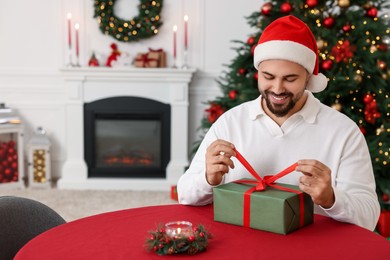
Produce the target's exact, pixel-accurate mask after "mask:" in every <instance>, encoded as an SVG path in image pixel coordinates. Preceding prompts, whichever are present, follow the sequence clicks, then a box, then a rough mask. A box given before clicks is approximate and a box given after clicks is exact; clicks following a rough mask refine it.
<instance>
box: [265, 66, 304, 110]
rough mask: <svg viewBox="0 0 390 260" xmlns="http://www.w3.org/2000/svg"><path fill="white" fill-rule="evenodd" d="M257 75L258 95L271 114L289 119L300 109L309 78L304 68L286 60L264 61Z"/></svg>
mask: <svg viewBox="0 0 390 260" xmlns="http://www.w3.org/2000/svg"><path fill="white" fill-rule="evenodd" d="M258 73H259V75H258V76H259V77H258V78H259V80H258V83H259V90H260V93H261V95H262V97H263V98H264V100H265V104H266V106H267V108H268V110H269V111H270V112H271V113H272V114H274V115H275V116H277V117H289V116H291V115H292V114H294V113H295V112H297V111H299V110H300V109H301V108H302V106H303V105H304V103H305V101H306V98H303V97H304V91H305V87H306V84H307V81H308V76H309V74H308V72H307V71H306V69H305V68H304V67H302V66H301V65H299V64H297V63H294V62H291V61H286V60H266V61H263V62H261V63H260V65H259V68H258Z"/></svg>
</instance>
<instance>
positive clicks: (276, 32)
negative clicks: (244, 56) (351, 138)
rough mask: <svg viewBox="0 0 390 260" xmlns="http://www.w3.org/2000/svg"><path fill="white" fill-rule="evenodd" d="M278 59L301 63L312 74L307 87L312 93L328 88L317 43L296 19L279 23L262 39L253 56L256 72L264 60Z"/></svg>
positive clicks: (288, 17)
mask: <svg viewBox="0 0 390 260" xmlns="http://www.w3.org/2000/svg"><path fill="white" fill-rule="evenodd" d="M275 59H278V60H288V61H292V62H295V63H298V64H300V65H301V66H303V67H304V68H305V69H306V70H307V71H308V72H309V73H311V74H312V75H311V76H310V79H309V82H308V84H307V86H306V88H307V89H308V90H310V91H311V92H315V93H316V92H321V91H323V90H324V89H325V88H326V86H327V84H328V80H327V78H326V77H325V76H324V75H323V74H322V73H319V62H318V47H317V41H316V39H315V37H314V35H313V33H312V32H311V30H310V28H309V27H308V26H307V25H306V24H305V23H304V22H303V21H301V20H300V19H298V18H296V17H295V16H292V15H288V16H284V17H281V18H279V19H276V20H275V21H273V22H272V23H270V24H269V25H268V26H267V27H266V28H265V29H264V31H263V32H262V34H261V36H260V39H259V42H258V44H257V46H256V48H255V51H254V55H253V64H254V66H255V68H256V69H258V67H259V64H260V62H262V61H264V60H275Z"/></svg>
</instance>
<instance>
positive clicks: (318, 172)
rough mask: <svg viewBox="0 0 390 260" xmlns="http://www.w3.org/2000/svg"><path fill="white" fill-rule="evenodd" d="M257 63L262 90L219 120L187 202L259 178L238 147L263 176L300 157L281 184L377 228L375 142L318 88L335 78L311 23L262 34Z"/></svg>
mask: <svg viewBox="0 0 390 260" xmlns="http://www.w3.org/2000/svg"><path fill="white" fill-rule="evenodd" d="M254 66H255V67H256V68H257V69H258V85H259V90H260V94H261V95H260V96H259V97H258V98H257V99H256V100H253V101H249V102H246V103H243V104H241V105H239V106H237V107H235V108H233V109H231V110H229V111H227V112H225V113H224V114H223V115H222V116H221V117H220V118H219V119H218V120H217V121H216V122H215V123H214V124H213V125H212V127H211V128H210V129H209V131H208V133H207V134H206V136H205V137H204V140H203V141H202V143H201V145H200V147H199V149H198V151H197V153H196V154H195V156H194V158H193V160H192V162H191V165H190V168H189V169H188V170H187V172H186V173H185V174H184V175H183V176H182V177H181V178H180V180H179V182H178V186H177V189H178V197H179V202H180V203H181V204H187V205H205V204H208V203H211V202H212V200H213V195H212V193H213V187H214V186H217V185H220V184H223V183H228V182H232V181H234V180H238V179H242V178H253V177H252V176H251V175H250V174H249V173H248V171H247V170H246V169H245V168H244V166H243V165H242V164H241V163H240V162H239V161H238V160H237V159H236V158H235V156H236V153H235V150H234V148H235V149H237V151H239V152H240V153H241V154H242V155H243V156H244V157H245V158H246V159H247V161H248V162H249V163H250V164H251V165H252V166H253V168H254V169H255V170H256V171H257V172H258V173H259V174H260V175H261V176H264V175H269V174H276V173H278V172H280V171H282V170H283V169H285V168H286V167H288V166H290V165H292V164H293V163H295V162H298V166H297V167H296V169H295V171H294V172H293V173H290V174H288V175H286V176H284V177H283V178H281V179H279V180H278V182H281V183H287V184H293V185H299V188H300V189H301V190H302V191H303V192H305V193H307V194H309V195H310V196H311V198H312V200H313V202H314V204H315V213H318V214H323V215H328V216H330V217H332V218H334V219H336V220H339V221H343V222H349V223H353V224H356V225H359V226H362V227H364V228H367V229H370V230H373V229H374V228H375V225H376V223H377V220H378V217H379V213H380V207H379V202H378V198H377V195H376V193H375V180H374V175H373V169H372V165H371V159H370V154H369V151H368V148H367V144H366V142H365V139H364V137H363V135H362V133H361V132H360V130H359V128H358V127H357V125H356V124H355V123H354V122H353V121H352V120H351V119H349V118H348V117H346V116H345V115H343V114H341V113H340V112H338V111H336V110H334V109H332V108H329V107H327V106H325V105H323V104H321V103H320V101H319V100H318V99H316V98H315V97H314V96H313V94H312V93H311V92H320V91H322V90H324V89H325V88H326V85H327V80H326V78H325V76H324V75H322V74H320V73H319V70H318V49H317V44H316V40H315V38H314V36H313V34H312V32H311V31H310V29H309V27H308V26H307V25H306V24H305V23H303V22H302V21H301V20H299V19H298V18H296V17H294V16H285V17H282V18H279V19H277V20H275V21H274V22H273V23H271V24H270V25H269V26H268V27H267V28H266V29H265V30H264V31H263V33H262V35H261V37H260V40H259V43H258V45H257V46H256V49H255V52H254Z"/></svg>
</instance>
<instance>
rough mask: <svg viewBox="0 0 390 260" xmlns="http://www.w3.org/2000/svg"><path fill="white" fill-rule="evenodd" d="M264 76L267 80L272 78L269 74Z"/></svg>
mask: <svg viewBox="0 0 390 260" xmlns="http://www.w3.org/2000/svg"><path fill="white" fill-rule="evenodd" d="M264 78H265V79H267V80H272V79H274V77H272V76H269V75H264Z"/></svg>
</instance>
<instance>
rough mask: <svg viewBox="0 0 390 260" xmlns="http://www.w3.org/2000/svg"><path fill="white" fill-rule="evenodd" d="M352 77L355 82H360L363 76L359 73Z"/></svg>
mask: <svg viewBox="0 0 390 260" xmlns="http://www.w3.org/2000/svg"><path fill="white" fill-rule="evenodd" d="M353 79H354V80H355V81H356V82H358V83H360V82H362V80H363V77H362V76H361V75H359V74H356V75H355V77H353Z"/></svg>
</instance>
